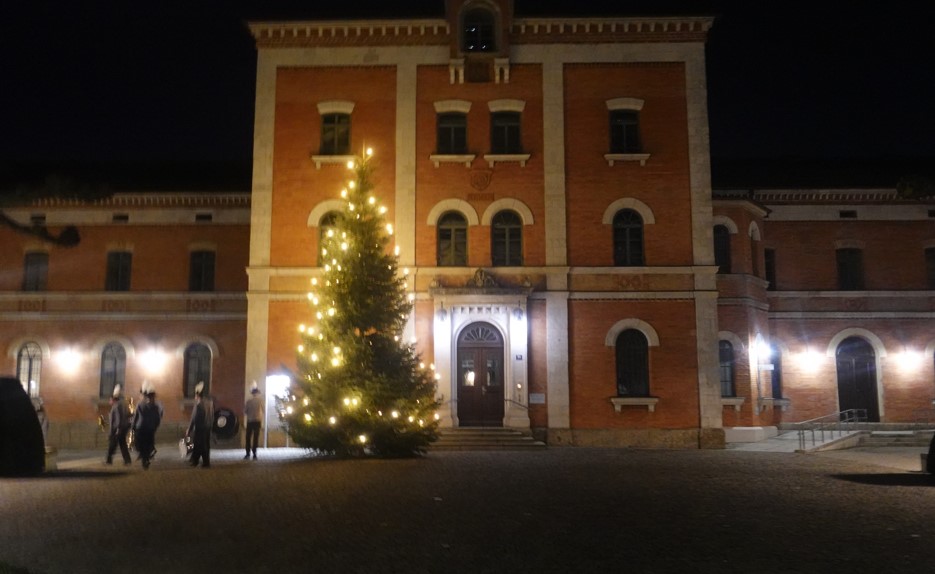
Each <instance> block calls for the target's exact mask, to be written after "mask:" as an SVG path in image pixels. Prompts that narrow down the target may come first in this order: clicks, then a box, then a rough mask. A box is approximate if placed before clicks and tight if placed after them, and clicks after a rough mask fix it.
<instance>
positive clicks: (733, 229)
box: [711, 215, 740, 235]
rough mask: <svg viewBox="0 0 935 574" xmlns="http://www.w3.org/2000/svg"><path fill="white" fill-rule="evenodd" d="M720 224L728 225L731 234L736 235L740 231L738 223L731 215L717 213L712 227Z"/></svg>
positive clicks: (712, 220)
mask: <svg viewBox="0 0 935 574" xmlns="http://www.w3.org/2000/svg"><path fill="white" fill-rule="evenodd" d="M718 225H723V226H724V227H726V228H727V231H729V232H730V233H731V235H736V234H737V233H738V232H739V231H740V230H739V228H738V227H737V224H736V223H734V220H733V219H731V218H730V217H727V216H726V215H715V216H714V217H713V218H712V219H711V228H712V229H714V228H715V227H717V226H718Z"/></svg>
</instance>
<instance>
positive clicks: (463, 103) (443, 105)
mask: <svg viewBox="0 0 935 574" xmlns="http://www.w3.org/2000/svg"><path fill="white" fill-rule="evenodd" d="M470 111H471V102H469V101H467V100H439V101H437V102H435V113H436V114H450V113H458V114H466V113H468V112H470Z"/></svg>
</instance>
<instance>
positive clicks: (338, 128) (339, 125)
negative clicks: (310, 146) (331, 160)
mask: <svg viewBox="0 0 935 574" xmlns="http://www.w3.org/2000/svg"><path fill="white" fill-rule="evenodd" d="M319 153H320V154H321V155H347V154H349V153H351V116H350V115H348V114H325V115H323V116H321V150H320V152H319Z"/></svg>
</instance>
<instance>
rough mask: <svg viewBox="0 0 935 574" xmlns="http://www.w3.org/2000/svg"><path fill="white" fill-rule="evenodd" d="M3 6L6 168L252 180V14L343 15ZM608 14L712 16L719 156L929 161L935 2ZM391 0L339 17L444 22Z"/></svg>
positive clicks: (538, 9) (256, 7) (934, 101)
mask: <svg viewBox="0 0 935 574" xmlns="http://www.w3.org/2000/svg"><path fill="white" fill-rule="evenodd" d="M10 4H11V3H9V2H7V3H5V6H4V7H3V8H2V9H0V27H2V29H0V47H2V53H3V57H2V58H0V70H2V76H0V77H2V78H3V82H2V85H0V104H2V108H0V110H2V112H0V114H2V116H0V119H2V121H0V128H2V129H0V134H2V136H0V169H2V167H3V166H4V165H6V166H9V165H10V164H15V163H18V162H24V161H25V162H35V161H41V162H51V163H55V162H151V163H158V162H166V161H173V162H222V163H223V162H226V163H230V164H237V165H241V166H246V167H245V170H246V173H249V164H250V158H251V153H252V130H253V103H254V102H253V98H254V80H255V65H256V54H255V50H254V48H253V43H252V40H251V38H250V36H249V34H248V32H247V29H246V26H245V24H244V20H245V19H274V18H278V17H288V16H295V17H302V16H303V14H304V15H305V16H307V17H311V18H315V17H328V18H334V17H338V14H336V13H334V12H331V13H323V12H322V10H323V8H322V7H321V6H318V4H320V3H318V2H312V1H307V2H298V1H288V2H285V1H276V0H267V1H263V2H260V1H257V2H249V1H246V0H242V1H234V0H227V1H224V0H200V1H199V0H186V1H176V0H160V1H159V2H132V1H119V2H118V1H116V0H115V1H110V2H91V1H85V0H71V1H68V0H62V1H61V2H51V1H48V0H33V1H31V2H20V3H17V5H16V6H12V7H11V6H10ZM604 4H605V2H587V1H584V2H582V1H577V2H573V1H548V0H538V1H536V0H527V1H525V2H524V1H522V0H517V1H516V11H517V13H518V14H522V13H526V14H534V15H551V14H554V13H556V12H559V11H565V12H567V11H569V8H567V7H568V6H571V7H574V9H576V10H578V11H579V13H584V14H585V15H592V14H593V15H600V14H602V12H601V10H602V7H603V6H604ZM615 4H616V6H618V7H622V8H623V9H625V10H631V11H632V12H634V13H637V14H652V13H660V14H667V13H671V12H678V11H680V10H679V8H680V7H681V6H685V5H688V6H691V7H693V8H694V9H693V10H690V11H689V12H691V13H699V12H700V13H706V14H714V15H716V16H718V20H717V21H716V22H715V25H714V28H713V29H712V31H711V33H710V36H709V42H708V46H707V51H708V89H709V96H708V98H709V114H710V128H711V150H712V156H713V157H714V158H715V159H716V160H717V159H736V158H743V157H765V158H850V159H855V158H856V159H860V158H873V157H881V156H882V157H888V158H899V157H916V158H918V157H930V158H935V9H933V8H930V7H925V6H926V5H933V4H935V3H932V2H918V1H915V0H906V1H896V2H889V3H886V4H884V3H878V2H843V1H838V0H813V1H811V2H783V3H781V4H780V3H764V2H754V1H717V0H713V1H708V2H705V1H701V0H699V1H695V2H681V3H678V2H645V1H644V2H632V1H631V2H626V1H620V2H617V3H615ZM767 4H770V5H772V7H773V10H772V11H770V12H763V11H762V10H761V9H760V8H761V7H763V6H765V5H767ZM392 6H393V5H392V4H391V3H390V2H387V1H385V0H384V1H382V2H372V1H362V2H361V1H359V2H354V3H344V4H343V6H342V7H343V8H344V9H354V10H355V11H359V15H360V16H362V17H363V16H387V15H391V14H399V15H405V13H406V12H407V11H411V12H419V11H420V10H425V9H428V10H429V12H430V13H431V12H433V11H434V12H435V13H436V14H438V15H441V14H442V13H443V12H442V11H443V2H442V0H432V1H429V0H406V2H405V3H404V9H402V10H400V9H398V8H397V9H392V10H391V9H390V8H391V7H392ZM387 11H390V14H387ZM681 11H682V12H686V11H685V10H681ZM603 13H604V14H606V12H603ZM248 181H249V180H248Z"/></svg>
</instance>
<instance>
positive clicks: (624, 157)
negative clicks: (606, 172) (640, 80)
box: [604, 98, 650, 167]
mask: <svg viewBox="0 0 935 574" xmlns="http://www.w3.org/2000/svg"><path fill="white" fill-rule="evenodd" d="M644 103H645V100H642V99H640V98H612V99H610V100H607V101H606V102H605V104H606V105H607V111H608V112H615V111H618V110H630V111H634V112H639V111H642V110H643V104H644ZM649 158H650V154H648V153H605V154H604V159H605V160H607V165H608V166H610V167H613V166H614V163H616V162H622V161H638V162H640V166H645V165H646V161H647V160H648V159H649Z"/></svg>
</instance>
